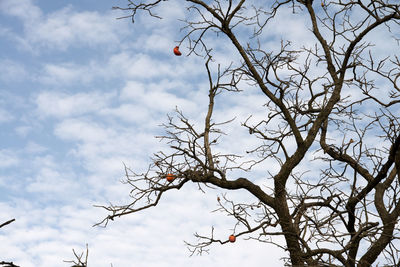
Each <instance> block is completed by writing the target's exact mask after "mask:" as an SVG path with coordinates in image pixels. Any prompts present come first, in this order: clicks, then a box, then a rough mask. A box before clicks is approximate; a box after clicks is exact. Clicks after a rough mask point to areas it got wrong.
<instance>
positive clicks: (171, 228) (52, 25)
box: [0, 0, 386, 267]
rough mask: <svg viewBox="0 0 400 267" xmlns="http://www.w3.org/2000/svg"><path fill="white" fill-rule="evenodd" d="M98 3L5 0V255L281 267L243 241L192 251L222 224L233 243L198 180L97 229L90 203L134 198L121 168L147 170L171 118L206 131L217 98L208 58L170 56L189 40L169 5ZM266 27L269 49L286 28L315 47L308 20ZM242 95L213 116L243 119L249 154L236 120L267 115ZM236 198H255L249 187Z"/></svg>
mask: <svg viewBox="0 0 400 267" xmlns="http://www.w3.org/2000/svg"><path fill="white" fill-rule="evenodd" d="M93 3H94V1H89V0H79V1H78V0H69V1H66V0H58V1H53V0H36V1H35V0H19V1H13V0H0V47H1V53H0V127H1V131H0V211H1V212H0V223H2V222H5V221H7V220H9V219H12V218H15V219H16V221H15V222H13V223H12V224H9V225H7V226H5V227H3V228H1V229H0V260H4V261H13V262H14V263H15V264H17V265H20V266H23V267H33V266H35V267H37V266H44V267H54V266H69V265H68V263H65V262H63V260H71V259H73V253H72V249H75V250H76V251H77V252H81V251H83V250H84V249H85V245H86V244H88V246H89V266H96V267H97V266H99V267H101V266H111V264H112V266H114V267H117V266H120V267H122V266H123V267H126V266H135V267H142V266H143V267H144V266H146V267H151V266H158V267H163V266H240V265H244V264H245V265H246V266H261V265H265V264H266V263H268V266H271V267H274V266H282V265H283V262H282V261H281V260H280V258H281V257H283V256H286V254H284V252H283V251H282V250H281V249H279V248H277V247H275V246H272V245H270V244H266V243H260V242H256V241H252V240H245V239H244V238H238V239H237V241H236V242H235V243H228V244H225V245H222V246H221V245H213V246H211V248H210V253H209V254H205V255H202V256H196V255H195V256H192V257H189V255H190V252H189V251H188V249H187V247H186V246H185V244H184V241H188V242H192V243H193V242H196V238H195V237H194V236H193V234H194V233H196V232H197V233H199V234H205V235H206V234H208V233H210V231H211V227H214V228H215V235H216V237H218V238H220V239H227V238H228V236H229V235H230V234H231V233H232V228H233V226H234V223H235V221H233V220H232V219H231V218H227V217H226V216H225V215H224V214H218V213H215V212H212V211H213V210H215V209H216V208H217V201H216V199H217V196H221V194H222V193H225V192H224V191H219V190H211V189H209V190H206V193H203V192H201V191H199V190H198V189H197V187H196V185H185V187H184V188H183V189H182V190H179V191H170V192H168V194H166V195H165V197H164V198H163V199H162V200H161V202H160V204H159V205H158V206H157V207H155V208H152V209H148V210H145V211H143V212H140V213H137V214H133V215H130V216H125V217H122V218H118V219H116V220H115V221H113V222H111V223H110V224H108V226H107V227H106V228H102V227H93V225H94V224H95V223H97V222H99V221H101V220H102V219H103V218H104V217H105V216H107V213H106V212H105V211H104V210H102V209H100V208H96V207H94V205H107V204H108V203H113V204H123V203H126V201H128V200H129V198H128V194H129V191H130V188H129V187H128V186H127V185H124V184H122V183H121V182H120V181H121V180H122V179H123V178H124V164H126V165H127V166H129V167H130V168H131V169H134V170H136V171H137V172H141V171H144V170H146V168H147V166H148V164H149V163H151V160H150V157H151V156H152V155H153V153H155V152H157V151H160V150H162V149H167V145H166V144H165V143H161V142H160V141H159V140H158V139H156V138H155V136H157V135H160V134H162V133H163V128H162V127H160V125H161V124H162V123H165V122H167V114H174V113H173V112H174V109H175V108H176V107H178V108H179V109H180V110H182V111H183V112H184V114H185V115H186V116H187V117H188V118H190V119H191V121H193V122H194V124H195V125H196V126H198V127H201V125H202V123H203V118H204V114H205V111H206V107H207V104H208V103H207V94H208V91H207V90H208V81H207V75H206V71H205V68H204V59H203V58H201V57H196V56H194V55H190V56H188V51H187V49H186V48H185V46H181V51H182V53H183V56H181V57H176V56H174V55H173V54H172V48H173V47H174V46H175V45H177V44H178V41H179V40H181V38H182V37H183V35H184V32H182V31H181V30H180V29H181V28H182V27H183V26H184V24H183V23H182V22H181V21H180V20H179V19H182V18H184V17H185V7H184V6H181V5H180V3H179V2H178V1H170V2H169V5H165V6H164V7H163V9H162V10H159V13H160V15H161V16H162V17H163V19H162V20H158V19H154V18H150V17H149V16H139V17H138V19H137V20H136V21H135V24H132V23H131V21H130V20H129V19H124V20H118V19H116V18H118V17H120V16H121V15H122V14H121V12H120V11H118V10H112V6H118V5H119V6H125V5H126V1H124V0H119V1H105V0H98V1H95V4H93ZM287 12H288V14H289V13H290V11H287ZM271 23H272V26H271V32H270V33H269V39H265V40H263V41H264V45H265V46H266V47H279V46H280V35H281V34H283V33H285V34H286V37H287V38H288V39H292V40H296V42H297V43H298V44H306V43H308V40H309V37H310V31H308V29H307V27H305V25H307V22H306V21H305V20H304V18H302V17H301V16H297V17H296V16H292V17H290V16H288V17H286V19H285V23H284V24H282V23H278V22H271ZM243 34H244V33H243ZM378 34H379V33H378ZM207 40H208V41H209V42H210V45H211V46H213V47H215V51H216V55H215V58H214V60H215V62H218V63H221V64H222V65H223V66H224V64H225V65H227V64H229V62H230V60H231V59H232V58H235V57H237V54H235V51H234V50H233V47H232V45H231V44H230V43H229V42H226V40H225V39H223V38H222V37H215V36H214V37H210V38H209V39H207ZM382 49H386V48H382ZM213 66H214V68H215V65H213ZM246 89H248V90H244V92H242V93H240V94H222V95H221V96H218V97H217V99H216V101H217V108H216V112H215V119H216V120H217V121H223V120H225V119H230V118H233V117H236V120H235V121H234V122H233V123H232V125H231V126H229V127H227V129H226V131H227V134H228V135H227V136H226V137H225V139H224V140H225V141H224V142H222V143H221V149H222V150H225V151H228V150H229V151H231V152H232V151H233V152H235V153H244V151H245V150H244V149H243V147H245V145H246V144H247V145H248V144H255V143H254V141H253V140H249V139H246V138H243V137H244V136H245V134H246V129H244V128H243V127H240V124H241V123H242V122H243V121H244V120H245V119H246V118H247V117H248V116H249V115H251V114H253V115H255V117H257V116H258V117H262V116H263V114H264V113H263V108H262V105H263V104H264V103H265V100H264V99H262V98H260V92H259V91H258V90H255V89H254V88H246ZM238 140H241V143H240V144H239V145H237V146H235V147H232V145H231V144H232V142H233V141H235V142H236V143H235V144H237V141H238ZM266 164H268V161H267V162H266ZM267 167H268V171H271V172H273V171H274V170H277V167H276V166H273V165H270V166H267ZM227 196H228V197H232V198H237V199H243V200H246V201H250V202H251V201H254V199H252V198H251V196H250V195H248V194H246V193H245V192H229V193H228V195H227Z"/></svg>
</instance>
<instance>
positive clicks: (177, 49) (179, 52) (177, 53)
mask: <svg viewBox="0 0 400 267" xmlns="http://www.w3.org/2000/svg"><path fill="white" fill-rule="evenodd" d="M174 54H175V56H181V55H182V53H181V51H179V46H175V48H174Z"/></svg>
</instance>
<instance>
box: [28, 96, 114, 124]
mask: <svg viewBox="0 0 400 267" xmlns="http://www.w3.org/2000/svg"><path fill="white" fill-rule="evenodd" d="M111 97H112V94H107V93H77V94H74V95H67V94H64V93H58V92H48V91H45V92H42V93H40V94H39V95H38V96H37V97H36V104H37V109H38V112H39V114H40V115H41V116H44V117H47V116H53V117H59V118H62V117H71V116H76V115H81V114H85V113H90V112H94V111H98V110H100V109H102V108H104V107H106V106H107V105H108V103H109V102H110V100H111Z"/></svg>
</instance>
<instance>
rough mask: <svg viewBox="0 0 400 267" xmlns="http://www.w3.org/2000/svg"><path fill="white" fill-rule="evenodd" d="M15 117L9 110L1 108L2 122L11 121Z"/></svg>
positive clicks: (0, 117) (0, 121)
mask: <svg viewBox="0 0 400 267" xmlns="http://www.w3.org/2000/svg"><path fill="white" fill-rule="evenodd" d="M13 119H14V116H13V115H12V114H11V113H10V112H9V111H7V110H5V109H2V108H0V123H2V122H9V121H12V120H13Z"/></svg>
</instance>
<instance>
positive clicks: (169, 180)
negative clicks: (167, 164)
mask: <svg viewBox="0 0 400 267" xmlns="http://www.w3.org/2000/svg"><path fill="white" fill-rule="evenodd" d="M166 178H167V181H168V182H172V181H173V180H175V175H173V174H172V173H168V174H167V177H166Z"/></svg>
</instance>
